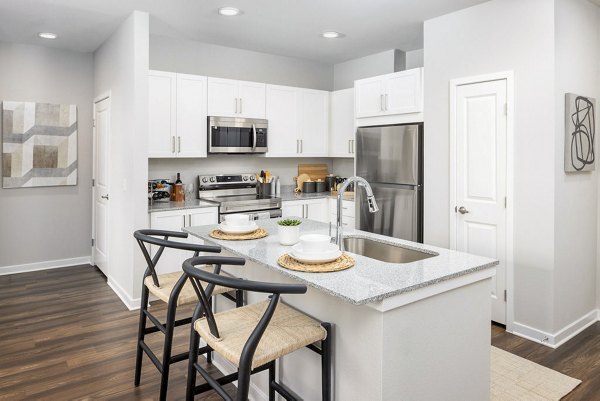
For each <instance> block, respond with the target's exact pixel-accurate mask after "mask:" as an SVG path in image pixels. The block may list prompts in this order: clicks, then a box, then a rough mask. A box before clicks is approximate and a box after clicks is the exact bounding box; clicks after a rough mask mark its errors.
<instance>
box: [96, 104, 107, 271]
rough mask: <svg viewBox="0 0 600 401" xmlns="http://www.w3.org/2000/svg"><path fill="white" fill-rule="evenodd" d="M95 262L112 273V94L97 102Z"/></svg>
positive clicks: (102, 269) (103, 269)
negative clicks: (110, 202)
mask: <svg viewBox="0 0 600 401" xmlns="http://www.w3.org/2000/svg"><path fill="white" fill-rule="evenodd" d="M94 122H95V124H94V187H93V197H94V198H93V199H94V204H93V214H94V215H93V221H94V232H93V238H94V242H93V244H94V245H93V247H92V256H93V260H94V264H95V265H96V266H98V268H99V269H100V270H101V271H102V273H104V275H105V276H107V277H108V275H109V271H108V251H109V250H108V222H109V203H108V202H109V192H110V186H109V182H110V179H109V178H110V174H109V168H110V146H109V137H110V98H105V99H103V100H101V101H99V102H97V103H95V104H94Z"/></svg>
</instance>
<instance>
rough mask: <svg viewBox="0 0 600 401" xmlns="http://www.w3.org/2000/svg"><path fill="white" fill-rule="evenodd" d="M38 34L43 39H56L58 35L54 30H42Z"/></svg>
mask: <svg viewBox="0 0 600 401" xmlns="http://www.w3.org/2000/svg"><path fill="white" fill-rule="evenodd" d="M38 36H39V37H40V38H42V39H56V38H58V35H57V34H55V33H52V32H40V33H38Z"/></svg>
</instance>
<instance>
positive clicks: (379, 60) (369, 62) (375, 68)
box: [333, 49, 404, 90]
mask: <svg viewBox="0 0 600 401" xmlns="http://www.w3.org/2000/svg"><path fill="white" fill-rule="evenodd" d="M400 53H402V54H400ZM397 57H400V58H402V59H404V54H403V52H399V51H397V50H394V49H392V50H386V51H384V52H381V53H376V54H371V55H369V56H365V57H361V58H357V59H353V60H349V61H345V62H343V63H338V64H335V65H334V66H333V90H340V89H347V88H352V87H354V81H355V80H357V79H363V78H369V77H374V76H376V75H383V74H389V73H392V72H395V71H398V70H400V69H404V68H399V67H400V65H399V64H398V63H396V58H397ZM397 68H398V69H397Z"/></svg>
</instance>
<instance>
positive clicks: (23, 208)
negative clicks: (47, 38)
mask: <svg viewBox="0 0 600 401" xmlns="http://www.w3.org/2000/svg"><path fill="white" fill-rule="evenodd" d="M92 88H93V65H92V55H91V54H90V53H78V52H72V51H66V50H58V49H52V48H48V47H41V46H31V45H19V44H12V43H6V42H0V102H1V101H3V100H16V101H28V102H48V103H57V104H59V103H60V104H76V105H77V117H78V127H77V130H78V138H77V139H78V146H77V147H78V149H77V157H78V167H77V169H78V171H77V174H78V177H77V186H68V187H67V186H65V187H44V188H19V189H0V221H1V222H0V271H1V270H2V267H6V266H13V265H20V264H27V263H35V262H43V261H53V260H60V259H69V258H76V257H89V255H90V249H91V242H90V241H91V238H92V218H91V205H92V197H91V194H92V192H91V179H92V102H91V99H92ZM0 130H1V126H0Z"/></svg>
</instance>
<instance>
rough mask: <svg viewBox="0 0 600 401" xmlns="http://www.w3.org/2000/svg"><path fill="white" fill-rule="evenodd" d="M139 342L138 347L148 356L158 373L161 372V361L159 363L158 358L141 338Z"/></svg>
mask: <svg viewBox="0 0 600 401" xmlns="http://www.w3.org/2000/svg"><path fill="white" fill-rule="evenodd" d="M139 344H140V347H141V348H142V350H144V352H145V353H146V355H148V358H150V360H151V361H152V363H153V364H154V366H156V368H157V369H158V371H159V372H160V373H162V372H163V366H162V363H160V361H159V360H158V358H157V357H156V355H155V354H154V352H152V350H151V349H150V348H149V347H148V346H147V345H146V343H145V342H144V341H143V340H140V341H139Z"/></svg>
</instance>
